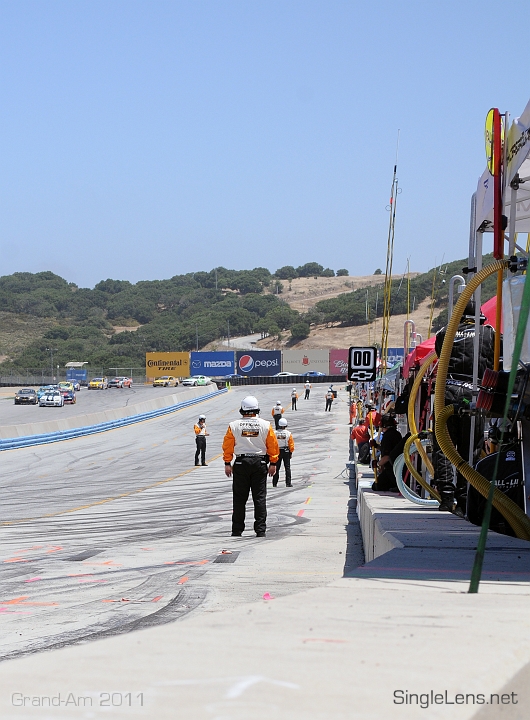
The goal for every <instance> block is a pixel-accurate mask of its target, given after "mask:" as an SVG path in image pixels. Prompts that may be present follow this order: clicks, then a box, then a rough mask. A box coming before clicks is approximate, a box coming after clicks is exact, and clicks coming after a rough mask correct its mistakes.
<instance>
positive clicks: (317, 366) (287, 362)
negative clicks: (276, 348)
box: [283, 350, 329, 375]
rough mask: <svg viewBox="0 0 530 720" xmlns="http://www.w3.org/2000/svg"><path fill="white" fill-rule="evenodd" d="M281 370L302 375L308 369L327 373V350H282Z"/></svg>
mask: <svg viewBox="0 0 530 720" xmlns="http://www.w3.org/2000/svg"><path fill="white" fill-rule="evenodd" d="M283 370H284V372H292V373H295V375H303V374H304V373H306V372H308V371H309V370H312V371H313V372H321V373H322V375H327V374H328V372H329V350H284V352H283Z"/></svg>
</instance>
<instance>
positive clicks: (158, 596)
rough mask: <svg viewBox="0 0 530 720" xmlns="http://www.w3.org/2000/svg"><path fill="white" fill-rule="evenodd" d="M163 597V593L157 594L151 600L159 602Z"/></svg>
mask: <svg viewBox="0 0 530 720" xmlns="http://www.w3.org/2000/svg"><path fill="white" fill-rule="evenodd" d="M163 597H164V596H163V595H157V596H156V597H154V598H153V599H152V600H151V602H158V601H159V600H162V598H163Z"/></svg>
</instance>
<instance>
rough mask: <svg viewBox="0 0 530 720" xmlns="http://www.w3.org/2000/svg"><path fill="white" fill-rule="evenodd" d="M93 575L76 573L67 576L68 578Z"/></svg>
mask: <svg viewBox="0 0 530 720" xmlns="http://www.w3.org/2000/svg"><path fill="white" fill-rule="evenodd" d="M91 575H93V573H74V574H73V575H67V576H66V577H90V576H91Z"/></svg>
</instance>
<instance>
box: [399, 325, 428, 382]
mask: <svg viewBox="0 0 530 720" xmlns="http://www.w3.org/2000/svg"><path fill="white" fill-rule="evenodd" d="M435 340H436V336H435V335H433V336H432V337H430V338H428V339H427V340H424V341H423V342H422V343H421V344H420V345H417V346H416V347H415V348H414V350H412V352H410V353H409V354H408V355H407V357H406V358H405V362H404V363H403V377H405V378H406V377H407V376H408V374H409V370H410V368H411V367H413V366H414V365H416V364H418V365H419V364H420V363H421V362H422V360H424V358H426V357H427V355H429V353H432V351H433V350H434V342H435Z"/></svg>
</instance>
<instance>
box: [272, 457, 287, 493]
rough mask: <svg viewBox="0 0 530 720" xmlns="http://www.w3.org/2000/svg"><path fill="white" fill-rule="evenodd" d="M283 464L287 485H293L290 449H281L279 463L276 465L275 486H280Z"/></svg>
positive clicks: (273, 481) (273, 480) (273, 478)
mask: <svg viewBox="0 0 530 720" xmlns="http://www.w3.org/2000/svg"><path fill="white" fill-rule="evenodd" d="M282 462H283V466H284V468H285V484H286V485H290V484H291V451H290V450H289V448H280V457H279V458H278V462H277V463H276V472H275V473H274V475H273V477H272V484H273V485H277V484H278V479H279V477H280V468H281V466H282Z"/></svg>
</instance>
